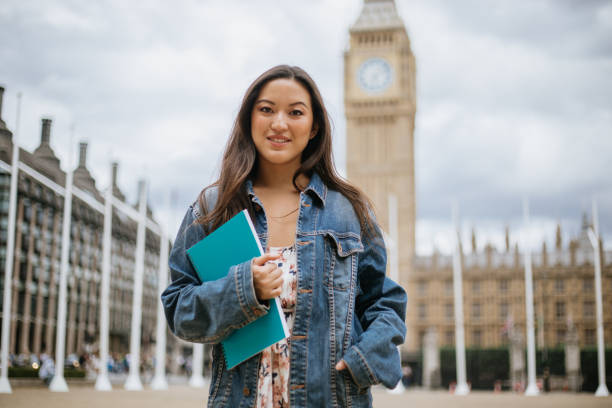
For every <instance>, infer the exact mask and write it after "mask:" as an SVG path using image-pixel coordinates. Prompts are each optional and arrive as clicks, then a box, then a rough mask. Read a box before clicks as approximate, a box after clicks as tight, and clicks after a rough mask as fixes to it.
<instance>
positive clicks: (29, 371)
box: [8, 367, 85, 378]
mask: <svg viewBox="0 0 612 408" xmlns="http://www.w3.org/2000/svg"><path fill="white" fill-rule="evenodd" d="M8 375H9V377H14V378H38V369H34V368H32V367H9V369H8ZM64 377H65V378H85V371H84V370H81V369H78V368H71V367H66V368H64Z"/></svg>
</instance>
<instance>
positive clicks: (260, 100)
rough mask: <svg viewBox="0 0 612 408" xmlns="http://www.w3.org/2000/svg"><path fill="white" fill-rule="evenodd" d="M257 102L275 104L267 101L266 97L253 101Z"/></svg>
mask: <svg viewBox="0 0 612 408" xmlns="http://www.w3.org/2000/svg"><path fill="white" fill-rule="evenodd" d="M258 103H269V104H270V105H276V104H275V103H274V102H272V101H269V100H267V99H258V100H257V102H255V104H258Z"/></svg>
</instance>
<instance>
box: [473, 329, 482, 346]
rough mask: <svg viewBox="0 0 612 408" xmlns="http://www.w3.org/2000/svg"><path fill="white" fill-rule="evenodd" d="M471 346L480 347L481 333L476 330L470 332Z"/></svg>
mask: <svg viewBox="0 0 612 408" xmlns="http://www.w3.org/2000/svg"><path fill="white" fill-rule="evenodd" d="M472 345H473V346H474V347H480V346H482V331H481V330H480V329H476V330H474V331H473V332H472Z"/></svg>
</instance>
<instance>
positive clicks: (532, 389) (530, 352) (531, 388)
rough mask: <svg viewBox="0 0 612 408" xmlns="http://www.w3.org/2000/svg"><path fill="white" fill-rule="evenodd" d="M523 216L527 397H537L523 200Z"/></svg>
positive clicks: (526, 208) (526, 209) (526, 213)
mask: <svg viewBox="0 0 612 408" xmlns="http://www.w3.org/2000/svg"><path fill="white" fill-rule="evenodd" d="M523 216H524V220H525V234H524V237H523V246H524V249H523V250H524V251H525V306H526V309H525V311H526V313H527V389H525V395H527V396H536V395H538V394H539V393H540V390H539V389H538V385H537V384H536V372H535V371H536V361H535V330H534V320H533V272H532V269H531V248H529V240H528V237H529V201H528V200H527V198H526V197H525V198H524V199H523Z"/></svg>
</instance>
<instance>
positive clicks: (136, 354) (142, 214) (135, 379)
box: [125, 180, 147, 391]
mask: <svg viewBox="0 0 612 408" xmlns="http://www.w3.org/2000/svg"><path fill="white" fill-rule="evenodd" d="M139 190H140V205H139V217H138V231H137V235H136V265H135V271H134V297H133V302H132V327H131V333H130V373H129V374H128V378H127V380H126V381H125V389H126V390H128V391H141V390H142V382H141V381H140V330H141V326H142V324H141V323H142V281H143V277H144V255H145V233H146V221H147V182H146V180H143V181H142V182H141V183H140V189H139Z"/></svg>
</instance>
